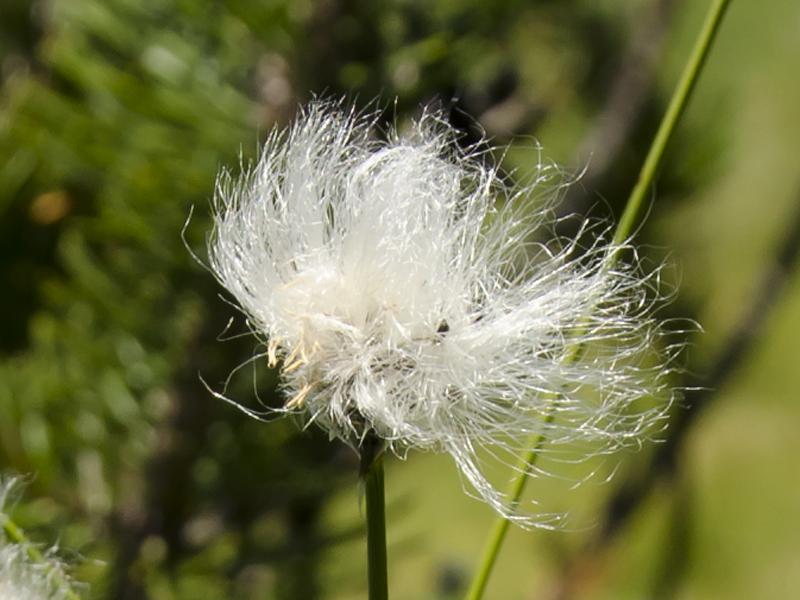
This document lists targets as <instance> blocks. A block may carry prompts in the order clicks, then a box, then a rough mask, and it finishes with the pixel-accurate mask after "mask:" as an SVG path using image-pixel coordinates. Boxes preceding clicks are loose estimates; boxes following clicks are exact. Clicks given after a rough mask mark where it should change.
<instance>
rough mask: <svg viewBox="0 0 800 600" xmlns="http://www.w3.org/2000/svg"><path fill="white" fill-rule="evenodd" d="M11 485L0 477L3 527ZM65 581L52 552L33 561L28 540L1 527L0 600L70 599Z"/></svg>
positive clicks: (0, 509)
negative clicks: (17, 540) (13, 538)
mask: <svg viewBox="0 0 800 600" xmlns="http://www.w3.org/2000/svg"><path fill="white" fill-rule="evenodd" d="M13 486H14V480H13V479H7V478H0V524H2V525H3V526H5V521H6V518H7V517H6V515H5V513H4V512H3V508H4V505H5V504H6V498H7V496H8V494H9V493H10V490H11V488H12V487H13ZM37 553H38V551H37ZM66 581H69V578H68V576H67V575H66V574H65V572H64V566H63V565H62V564H61V562H60V561H59V560H58V559H57V558H56V557H55V552H54V551H47V552H45V553H44V554H42V559H41V560H34V558H33V557H32V556H31V553H30V548H29V545H28V543H27V542H24V543H14V542H12V541H11V540H8V539H7V538H6V536H5V534H4V533H3V527H0V600H66V599H67V598H69V595H68V592H67V590H66V588H65V586H64V582H66Z"/></svg>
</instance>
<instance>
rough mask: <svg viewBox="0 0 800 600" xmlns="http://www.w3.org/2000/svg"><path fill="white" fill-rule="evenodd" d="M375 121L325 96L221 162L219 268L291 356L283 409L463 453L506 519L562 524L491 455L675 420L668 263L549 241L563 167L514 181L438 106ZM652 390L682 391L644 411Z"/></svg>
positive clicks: (271, 351) (553, 447)
mask: <svg viewBox="0 0 800 600" xmlns="http://www.w3.org/2000/svg"><path fill="white" fill-rule="evenodd" d="M376 129H377V128H376V127H375V124H374V119H370V118H368V117H363V116H358V115H356V114H354V113H353V112H352V111H350V112H347V111H344V110H342V109H341V107H340V106H337V105H332V104H329V103H324V102H315V103H312V104H311V105H310V106H309V107H307V108H306V109H305V110H304V111H303V112H302V114H301V115H300V116H299V118H298V119H297V121H296V122H295V124H294V125H293V126H291V127H290V128H289V129H288V130H285V131H279V132H274V133H273V134H272V135H271V136H270V137H269V138H268V139H267V141H266V143H265V145H264V149H263V151H262V153H261V155H260V158H259V160H258V162H257V164H256V165H255V166H254V167H253V168H251V169H249V170H246V172H245V173H244V174H242V175H241V176H240V177H238V178H235V177H233V176H231V175H229V174H227V173H223V174H222V175H221V176H220V177H219V179H218V184H217V191H216V194H215V201H214V202H215V226H214V231H213V234H212V235H211V238H210V240H209V255H210V263H211V268H212V270H213V272H214V273H215V275H216V277H217V278H218V279H219V281H220V283H221V284H222V285H223V286H224V287H225V288H227V289H228V290H229V292H230V293H232V294H233V296H234V297H235V299H236V301H237V302H238V304H239V305H240V306H241V308H242V310H243V312H244V313H245V315H246V316H247V319H248V322H249V325H250V327H251V328H252V330H253V331H254V333H256V335H258V336H259V337H260V338H261V339H262V340H263V341H264V343H265V344H266V347H267V352H266V355H267V356H268V358H269V360H270V361H271V362H272V363H276V362H281V363H282V372H283V383H284V386H285V388H286V390H287V395H288V398H289V400H288V401H287V403H286V405H285V408H284V410H287V411H294V412H300V413H302V414H304V415H307V417H308V420H309V422H315V423H317V424H318V425H319V426H321V427H323V428H324V429H325V430H327V431H328V432H329V433H330V435H331V436H332V437H337V438H340V439H342V440H344V441H346V442H347V443H350V444H352V445H358V444H359V443H360V442H361V441H362V440H363V439H364V436H365V435H366V434H367V433H368V432H374V433H376V434H377V435H378V436H379V437H380V438H382V439H383V440H385V441H386V443H387V444H388V446H389V447H390V448H392V449H393V450H394V451H396V452H400V453H402V452H403V451H405V450H406V449H408V448H418V449H424V450H434V451H444V452H448V453H450V454H451V455H452V457H453V458H454V460H455V461H456V463H457V465H458V467H459V468H460V470H461V472H462V474H463V476H464V478H465V480H466V481H467V482H468V484H469V486H470V487H471V489H472V490H473V491H474V492H476V493H477V495H478V496H479V497H481V498H483V499H484V500H486V501H487V502H488V503H489V504H490V505H491V506H492V507H494V508H495V509H496V510H497V511H498V512H500V513H501V514H502V515H504V516H506V517H508V518H511V519H513V520H515V521H517V522H518V523H520V524H522V525H528V526H553V525H554V524H555V523H556V521H557V518H556V515H553V514H540V513H536V512H535V511H533V512H532V511H530V510H526V509H525V508H524V507H515V506H513V503H512V502H510V499H509V498H508V497H506V496H505V495H504V494H503V493H502V492H501V491H499V490H498V489H497V487H496V486H495V485H493V484H492V483H491V482H490V481H489V478H488V476H487V469H489V470H490V469H491V463H492V462H493V461H497V460H499V461H506V462H508V463H509V464H515V463H516V460H517V459H516V457H518V456H519V455H521V454H523V453H524V452H525V451H527V450H530V449H531V447H532V446H533V445H535V444H536V443H537V436H542V437H543V439H544V440H545V442H544V445H543V447H542V452H547V453H551V454H552V453H558V452H561V451H563V452H564V453H568V452H571V451H572V450H574V449H575V448H576V447H580V448H581V453H582V454H581V456H582V457H584V458H588V457H589V456H593V455H597V454H602V453H606V452H610V451H612V450H615V449H617V448H619V447H621V446H625V445H629V444H637V443H640V442H641V440H642V439H643V436H644V435H645V434H646V433H647V432H651V431H653V428H654V426H657V424H658V423H660V422H662V421H663V419H664V415H665V410H666V404H667V403H668V399H669V393H666V394H664V393H663V388H664V380H665V374H666V367H665V363H666V361H665V360H662V361H661V362H658V361H656V363H653V362H652V357H648V358H645V356H646V355H649V354H651V353H650V352H649V350H648V349H649V348H651V347H652V346H653V342H654V341H655V338H656V337H658V336H659V335H660V334H659V329H658V327H657V326H656V324H655V323H654V320H653V319H652V318H651V317H650V316H649V315H650V312H651V311H650V308H651V306H652V300H648V293H647V292H648V289H649V288H650V287H652V286H650V284H649V283H648V279H651V278H643V277H642V276H641V275H640V274H639V270H638V269H636V268H634V267H630V266H624V265H622V264H621V263H619V262H618V261H612V260H610V257H611V256H612V255H613V254H614V253H616V252H617V251H618V250H619V249H620V248H619V247H611V246H609V245H607V244H605V242H604V241H603V239H602V235H598V236H597V237H595V240H596V241H594V242H592V243H591V244H590V245H589V247H585V246H580V245H579V244H578V243H577V242H574V241H573V242H570V241H568V240H567V241H564V240H555V241H553V240H551V241H547V242H545V241H542V235H543V234H544V233H547V234H550V231H549V229H550V228H551V226H552V225H553V218H552V216H551V210H550V209H551V208H552V206H551V205H552V202H543V201H542V196H543V194H544V193H546V192H548V191H549V192H550V193H552V190H553V189H554V188H555V186H556V183H557V182H558V181H559V173H558V171H557V169H555V168H554V167H553V166H552V165H547V164H544V163H541V162H540V163H539V168H538V176H537V178H536V180H535V181H534V182H533V183H532V184H530V185H528V186H526V187H524V188H512V187H510V186H508V185H506V184H504V183H502V182H501V179H500V178H499V176H498V174H497V171H496V170H495V169H494V168H492V167H489V166H486V164H485V162H486V161H484V160H482V159H483V158H484V157H483V156H479V155H478V154H477V153H475V152H472V153H471V152H464V151H461V150H459V149H458V147H457V144H456V137H457V135H456V133H455V132H454V131H453V130H452V129H451V128H450V127H449V126H448V125H446V124H445V123H444V121H443V119H441V118H440V117H439V116H438V115H437V114H435V113H426V114H425V115H424V116H423V117H422V118H421V119H420V120H419V121H417V122H416V123H414V125H413V126H412V130H411V132H410V133H409V134H407V135H400V134H399V133H397V132H396V131H390V132H389V133H388V135H387V136H386V139H385V140H384V141H380V140H379V139H377V137H376ZM554 182H555V183H554ZM596 229H598V228H597V227H591V226H590V225H588V224H584V225H583V227H582V231H583V233H584V234H586V233H587V232H588V233H589V234H592V233H597V232H596V231H591V230H596ZM600 233H602V232H600ZM582 237H583V238H585V237H587V235H583V236H582ZM578 349H581V350H580V351H579V350H578ZM654 394H656V395H659V394H660V395H661V396H665V397H666V398H667V400H666V401H663V400H662V402H661V403H660V404H659V403H649V406H648V407H647V408H636V404H637V401H638V400H639V399H641V398H643V397H648V396H653V395H654ZM565 455H566V454H565ZM535 474H537V475H538V474H541V473H540V472H539V471H536V473H535Z"/></svg>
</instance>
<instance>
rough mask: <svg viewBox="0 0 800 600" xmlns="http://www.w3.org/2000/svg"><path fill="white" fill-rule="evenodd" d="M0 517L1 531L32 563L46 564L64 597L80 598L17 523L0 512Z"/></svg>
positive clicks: (76, 599)
mask: <svg viewBox="0 0 800 600" xmlns="http://www.w3.org/2000/svg"><path fill="white" fill-rule="evenodd" d="M0 519H2V521H3V532H4V533H5V535H6V537H7V538H8V539H9V540H10V541H11V542H13V543H15V544H18V545H20V546H22V548H23V549H24V550H25V553H26V554H27V555H28V558H29V559H30V560H31V561H33V562H34V563H40V564H42V565H48V567H47V571H48V575H50V576H53V578H54V579H55V580H56V581H57V583H58V586H59V587H60V588H61V589H62V590H63V592H64V597H65V598H67V600H81V597H80V596H78V594H76V593H75V592H74V591H73V590H72V586H71V585H70V583H69V581H68V580H67V578H66V577H65V576H64V574H63V573H62V572H61V570H60V569H59V568H57V567H54V566H53V565H52V563H49V562H48V560H47V558H45V556H44V554H42V553H41V552H40V551H39V550H38V549H37V548H36V546H34V545H33V544H31V542H30V541H29V540H28V538H27V537H26V536H25V532H24V531H22V529H20V528H19V527H18V526H17V524H16V523H14V521H12V520H11V519H10V518H9V517H8V516H7V515H4V514H0Z"/></svg>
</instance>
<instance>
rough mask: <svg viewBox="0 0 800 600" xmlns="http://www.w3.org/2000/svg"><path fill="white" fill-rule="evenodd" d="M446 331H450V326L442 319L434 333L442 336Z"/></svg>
mask: <svg viewBox="0 0 800 600" xmlns="http://www.w3.org/2000/svg"><path fill="white" fill-rule="evenodd" d="M448 331H450V325H448V324H447V321H445V320H444V319H442V320H441V321H440V322H439V326H438V327H437V328H436V333H438V334H439V335H444V334H445V333H447V332H448Z"/></svg>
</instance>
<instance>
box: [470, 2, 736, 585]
mask: <svg viewBox="0 0 800 600" xmlns="http://www.w3.org/2000/svg"><path fill="white" fill-rule="evenodd" d="M729 4H730V0H714V2H713V3H712V5H711V7H710V8H709V10H708V14H707V15H706V19H705V22H704V23H703V27H702V29H701V30H700V33H699V35H698V37H697V40H696V41H695V44H694V47H693V49H692V52H691V54H690V55H689V59H688V61H687V63H686V66H685V67H684V69H683V73H682V75H681V78H680V80H679V81H678V84H677V86H676V87H675V90H674V91H673V93H672V97H671V99H670V102H669V105H668V106H667V110H666V112H665V113H664V117H663V118H662V120H661V124H660V125H659V128H658V131H657V132H656V135H655V137H654V138H653V142H652V144H651V145H650V149H649V150H648V152H647V156H646V158H645V161H644V164H643V165H642V169H641V171H640V173H639V177H638V179H637V181H636V185H635V186H634V188H633V190H632V191H631V194H630V196H629V197H628V201H627V203H626V205H625V210H624V212H623V213H622V217H621V218H620V221H619V223H618V224H617V228H616V231H615V232H614V238H613V245H614V246H619V245H620V244H622V243H624V242H625V241H626V240H628V239H629V238H630V236H631V235H632V233H633V230H634V227H635V226H636V224H637V223H638V221H639V219H640V217H641V213H642V209H643V205H644V199H645V197H646V196H647V193H648V190H649V189H650V186H651V185H652V183H653V180H654V178H655V176H656V173H657V172H658V169H659V167H660V166H661V162H662V160H663V158H664V151H665V149H666V147H667V144H668V143H669V140H670V139H671V138H672V134H673V133H674V131H675V128H676V125H677V124H678V121H679V120H680V117H681V115H682V114H683V111H684V109H685V108H686V105H687V104H688V102H689V98H690V97H691V95H692V91H693V90H694V87H695V85H696V84H697V80H698V78H699V76H700V72H701V71H702V68H703V65H704V63H705V61H706V58H707V57H708V53H709V50H710V49H711V46H712V44H713V42H714V38H715V37H716V34H717V32H718V30H719V25H720V23H721V21H722V18H723V16H724V15H725V11H726V10H727V8H728V5H729ZM618 257H619V252H614V253H613V254H612V255H611V256H610V263H611V265H613V263H614V262H616V261H617V260H618ZM580 352H581V350H580V348H576V350H575V351H574V352H572V354H571V355H570V356H569V357H568V359H567V362H573V361H574V360H576V359H577V358H578V356H579V355H580ZM552 419H553V415H552V413H551V414H549V415H547V418H546V419H545V426H546V425H548V424H549V423H550V422H552ZM532 442H533V443H532V450H530V451H528V453H527V454H526V455H525V457H524V458H523V459H522V460H521V461H520V467H521V468H520V469H519V475H518V476H517V478H516V479H515V480H514V481H513V483H512V485H511V489H510V490H509V498H510V507H511V508H512V509H513V508H515V507H516V506H517V505H518V504H519V501H520V499H521V498H522V493H523V492H524V490H525V484H526V483H527V481H528V473H529V472H530V469H531V467H533V466H534V465H535V464H536V461H537V460H538V457H539V451H540V449H541V447H542V444H543V443H544V438H543V437H542V436H541V435H539V436H537V437H535V438H534V439H533V440H532ZM508 525H509V521H508V520H507V519H505V518H503V517H499V518H498V521H497V523H495V526H494V528H493V529H492V532H491V534H490V536H489V539H488V542H487V544H486V547H485V549H484V553H483V558H482V560H481V562H480V567H479V568H478V571H477V573H476V575H475V577H474V579H473V581H472V585H471V586H470V588H469V590H468V592H467V596H466V598H467V599H468V600H480V598H482V597H483V594H484V592H485V590H486V586H487V584H488V582H489V576H490V575H491V572H492V569H493V567H494V565H495V563H496V562H497V556H498V554H499V552H500V548H501V546H502V545H503V541H504V540H505V537H506V533H507V532H508Z"/></svg>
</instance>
